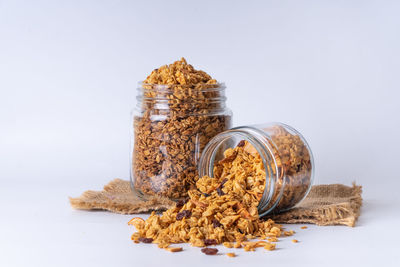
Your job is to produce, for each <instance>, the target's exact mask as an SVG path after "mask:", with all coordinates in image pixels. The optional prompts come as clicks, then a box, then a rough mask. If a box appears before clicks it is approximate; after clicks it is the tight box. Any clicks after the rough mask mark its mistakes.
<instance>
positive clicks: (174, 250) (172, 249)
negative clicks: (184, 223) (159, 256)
mask: <svg viewBox="0 0 400 267" xmlns="http://www.w3.org/2000/svg"><path fill="white" fill-rule="evenodd" d="M166 250H168V251H169V252H180V251H182V250H183V249H182V248H181V247H171V248H166Z"/></svg>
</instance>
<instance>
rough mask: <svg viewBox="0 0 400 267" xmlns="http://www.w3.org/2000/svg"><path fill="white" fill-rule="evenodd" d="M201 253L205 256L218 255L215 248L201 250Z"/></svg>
mask: <svg viewBox="0 0 400 267" xmlns="http://www.w3.org/2000/svg"><path fill="white" fill-rule="evenodd" d="M201 252H203V253H204V254H206V255H215V254H217V253H218V249H216V248H202V249H201Z"/></svg>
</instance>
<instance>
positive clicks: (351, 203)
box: [70, 179, 362, 226]
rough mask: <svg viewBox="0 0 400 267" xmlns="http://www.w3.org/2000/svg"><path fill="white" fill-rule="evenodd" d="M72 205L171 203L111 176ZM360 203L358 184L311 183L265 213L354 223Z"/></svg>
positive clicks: (139, 209) (150, 206)
mask: <svg viewBox="0 0 400 267" xmlns="http://www.w3.org/2000/svg"><path fill="white" fill-rule="evenodd" d="M70 203H71V206H72V207H73V208H76V209H84V210H108V211H111V212H116V213H121V214H135V213H146V212H149V211H153V210H154V211H163V210H166V209H168V208H169V207H171V205H173V204H174V202H172V201H171V200H168V199H165V198H160V197H155V196H153V197H149V198H146V199H143V198H139V197H138V196H137V194H134V193H133V191H132V189H131V186H130V182H129V181H125V180H121V179H114V180H113V181H111V182H110V183H109V184H107V185H105V186H104V189H103V191H91V190H89V191H86V192H84V193H83V194H82V195H81V196H80V197H77V198H70ZM361 204H362V198H361V186H357V185H355V184H353V186H345V185H342V184H329V185H314V186H313V187H312V188H311V191H310V193H309V194H308V196H307V198H306V199H304V200H303V201H302V202H301V203H300V204H299V205H297V206H296V207H295V208H293V209H291V210H289V211H286V212H284V213H280V214H273V215H269V216H268V217H269V218H272V219H273V220H275V221H276V222H278V223H312V224H317V225H339V224H341V225H347V226H354V225H355V222H356V221H357V219H358V217H359V215H360V208H361Z"/></svg>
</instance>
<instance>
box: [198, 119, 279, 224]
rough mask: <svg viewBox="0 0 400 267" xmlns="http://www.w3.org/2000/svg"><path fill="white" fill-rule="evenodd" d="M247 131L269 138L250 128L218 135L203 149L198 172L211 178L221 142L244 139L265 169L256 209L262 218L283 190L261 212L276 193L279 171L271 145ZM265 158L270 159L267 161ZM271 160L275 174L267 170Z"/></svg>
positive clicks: (242, 127)
mask: <svg viewBox="0 0 400 267" xmlns="http://www.w3.org/2000/svg"><path fill="white" fill-rule="evenodd" d="M248 130H252V131H256V132H257V134H260V135H261V136H263V137H267V138H268V137H269V136H268V135H267V134H266V133H264V132H261V131H259V130H258V129H256V128H253V127H251V126H239V127H235V128H232V129H230V130H227V131H225V132H222V133H219V134H218V135H216V136H214V137H213V138H212V139H211V140H210V141H209V142H208V144H207V145H206V147H205V148H204V150H203V152H202V155H201V158H200V162H199V165H198V171H199V175H200V176H203V175H209V176H210V175H211V176H213V174H214V172H213V166H214V162H215V157H216V152H217V149H218V147H219V146H220V145H221V144H222V143H223V142H225V141H226V140H228V139H229V138H231V137H234V136H238V137H240V139H244V140H246V141H248V142H250V144H251V145H253V146H254V148H255V149H256V150H257V153H258V154H259V155H260V156H261V160H262V162H263V166H264V168H265V175H266V177H265V179H266V182H265V188H264V192H263V195H262V197H261V199H260V201H259V203H258V209H259V211H260V212H261V211H262V213H261V214H260V217H262V216H264V215H265V214H267V213H269V212H270V211H271V210H273V209H274V208H275V207H276V205H277V204H278V203H279V201H280V199H281V197H282V195H283V190H282V191H281V192H279V196H278V198H277V199H276V201H275V203H273V205H272V206H271V207H270V208H269V209H268V210H267V211H264V210H262V208H263V207H265V206H267V205H268V204H269V203H270V202H271V201H272V199H273V196H274V194H275V193H276V192H275V190H276V189H275V184H276V181H277V179H278V177H279V175H280V170H279V169H278V168H277V164H276V158H275V156H274V154H273V152H272V148H271V147H270V146H271V145H270V144H269V143H268V142H266V140H267V139H264V138H261V137H258V136H255V135H253V133H251V132H250V131H248ZM268 139H270V138H268ZM262 155H263V156H262ZM267 157H270V158H269V159H268V161H267ZM271 160H272V161H273V162H274V163H275V164H274V166H275V174H274V173H273V172H270V171H269V170H268V168H269V169H270V170H272V168H273V167H272V166H271ZM211 176H210V177H211Z"/></svg>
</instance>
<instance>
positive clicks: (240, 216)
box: [129, 141, 293, 257]
mask: <svg viewBox="0 0 400 267" xmlns="http://www.w3.org/2000/svg"><path fill="white" fill-rule="evenodd" d="M246 144H247V142H246V141H242V142H240V143H239V145H238V146H237V147H235V148H233V149H232V148H229V149H227V150H226V151H225V152H224V159H222V160H221V161H219V162H218V163H217V164H216V165H215V167H214V175H215V177H214V178H211V177H208V176H204V177H201V178H200V179H199V180H198V181H197V182H196V188H195V189H192V190H190V191H189V192H188V196H189V198H188V199H187V200H186V201H179V202H178V203H177V204H176V206H175V207H172V208H170V209H168V210H167V211H165V212H164V213H163V214H162V215H157V214H155V213H154V212H153V213H152V214H151V215H150V217H149V218H148V219H147V220H143V219H141V218H133V219H132V220H131V221H130V222H129V224H131V225H134V226H135V228H136V230H137V232H135V233H134V234H133V235H132V240H133V241H134V242H135V243H139V242H144V243H156V244H158V246H159V247H160V248H164V249H167V250H170V251H171V247H170V244H176V243H190V244H191V245H192V246H195V247H207V246H210V245H217V244H223V245H224V246H226V247H228V248H242V247H243V248H244V250H245V251H254V250H255V249H256V248H257V247H264V248H265V249H266V250H274V249H275V244H274V243H272V242H276V241H278V239H277V238H278V237H280V236H281V234H283V235H286V236H288V235H292V234H293V231H287V232H286V231H283V229H282V226H281V225H279V224H276V223H274V221H272V220H270V219H268V220H265V221H263V220H260V218H259V215H258V210H257V207H258V204H259V201H260V199H261V197H262V194H263V191H264V187H265V183H266V179H265V177H266V174H265V169H264V165H263V163H262V160H261V158H260V156H259V155H258V154H253V153H249V152H247V151H246V149H245V147H246ZM256 238H257V239H258V241H250V240H251V239H256ZM174 249H177V250H180V248H174ZM202 252H203V253H205V254H207V255H214V254H217V252H218V250H217V249H216V248H208V247H207V248H203V249H202ZM228 256H231V257H233V256H235V254H234V253H230V254H229V255H228Z"/></svg>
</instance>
